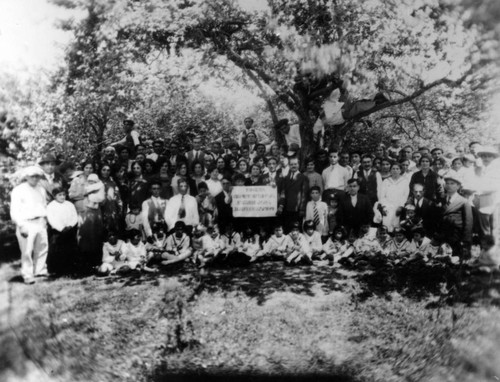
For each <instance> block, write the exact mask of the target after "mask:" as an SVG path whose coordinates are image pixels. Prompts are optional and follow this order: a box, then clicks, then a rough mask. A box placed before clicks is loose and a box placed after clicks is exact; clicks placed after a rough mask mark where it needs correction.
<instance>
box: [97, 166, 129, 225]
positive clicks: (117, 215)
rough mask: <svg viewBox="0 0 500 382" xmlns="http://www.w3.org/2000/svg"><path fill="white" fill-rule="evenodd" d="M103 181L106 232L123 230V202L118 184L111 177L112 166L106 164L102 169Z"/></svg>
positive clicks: (103, 210) (103, 217)
mask: <svg viewBox="0 0 500 382" xmlns="http://www.w3.org/2000/svg"><path fill="white" fill-rule="evenodd" d="M100 176H101V182H102V183H103V184H104V196H105V199H104V201H103V203H102V206H101V207H102V219H103V222H104V228H105V229H106V232H116V231H118V232H122V231H123V229H124V224H123V203H122V200H121V198H120V190H119V188H118V185H117V184H116V182H115V181H114V180H113V178H112V177H111V167H110V166H109V165H108V164H105V165H103V166H102V167H101V170H100Z"/></svg>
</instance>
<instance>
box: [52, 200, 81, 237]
mask: <svg viewBox="0 0 500 382" xmlns="http://www.w3.org/2000/svg"><path fill="white" fill-rule="evenodd" d="M47 220H48V221H49V224H50V225H51V227H52V228H54V229H55V230H57V231H62V230H63V229H64V228H66V227H73V226H75V225H76V224H77V222H78V214H77V213H76V208H75V205H74V204H73V203H71V202H68V201H67V200H65V201H64V202H63V203H59V202H57V201H55V200H53V201H51V202H50V203H49V205H48V206H47Z"/></svg>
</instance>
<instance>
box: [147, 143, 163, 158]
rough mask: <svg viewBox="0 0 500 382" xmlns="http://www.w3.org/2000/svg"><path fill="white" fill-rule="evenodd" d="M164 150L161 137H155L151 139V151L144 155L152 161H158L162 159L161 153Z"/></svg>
mask: <svg viewBox="0 0 500 382" xmlns="http://www.w3.org/2000/svg"><path fill="white" fill-rule="evenodd" d="M163 150H164V145H163V140H161V139H155V140H154V141H153V152H152V153H150V154H148V155H146V158H148V159H151V160H153V161H154V162H156V163H158V159H160V161H161V159H162V154H163Z"/></svg>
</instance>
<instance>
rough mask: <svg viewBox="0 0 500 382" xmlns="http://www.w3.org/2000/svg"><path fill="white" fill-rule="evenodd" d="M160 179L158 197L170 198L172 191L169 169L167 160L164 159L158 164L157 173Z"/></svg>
mask: <svg viewBox="0 0 500 382" xmlns="http://www.w3.org/2000/svg"><path fill="white" fill-rule="evenodd" d="M158 178H159V180H160V185H161V190H160V198H162V199H170V198H171V197H172V196H173V195H174V191H173V190H172V186H171V184H170V183H171V178H170V169H169V161H164V162H162V163H161V165H160V173H159V175H158Z"/></svg>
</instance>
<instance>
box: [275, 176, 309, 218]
mask: <svg viewBox="0 0 500 382" xmlns="http://www.w3.org/2000/svg"><path fill="white" fill-rule="evenodd" d="M280 189H281V195H280V201H279V205H282V206H283V210H284V211H289V212H292V211H303V213H304V214H305V212H306V204H307V199H308V193H309V178H308V177H307V176H305V175H304V174H301V173H300V172H299V173H297V175H296V176H295V179H293V180H292V179H291V178H290V173H289V174H288V175H287V176H286V177H284V178H283V179H282V180H281V184H280Z"/></svg>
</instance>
